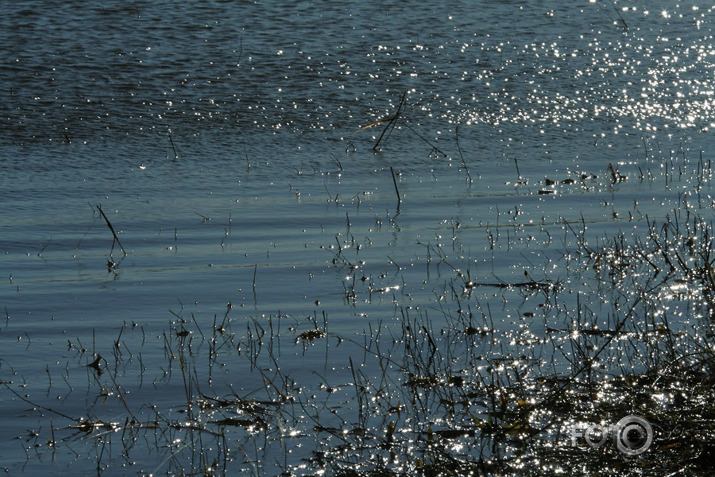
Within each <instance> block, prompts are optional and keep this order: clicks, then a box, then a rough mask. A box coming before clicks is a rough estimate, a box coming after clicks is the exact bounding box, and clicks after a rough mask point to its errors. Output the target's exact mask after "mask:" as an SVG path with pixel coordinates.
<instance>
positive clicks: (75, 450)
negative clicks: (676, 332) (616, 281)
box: [0, 0, 715, 474]
mask: <svg viewBox="0 0 715 477" xmlns="http://www.w3.org/2000/svg"><path fill="white" fill-rule="evenodd" d="M3 12H4V13H3V15H2V17H1V18H0V40H2V42H1V44H2V45H3V46H2V47H1V51H2V63H1V64H0V85H2V87H1V89H0V125H1V126H2V132H1V133H0V158H1V159H0V198H1V200H2V202H1V203H2V214H0V251H1V252H2V256H1V258H0V270H1V272H2V273H1V275H0V280H2V282H1V284H0V302H1V303H2V306H3V311H4V314H5V316H6V319H5V320H4V323H3V326H2V330H1V333H0V340H2V352H0V380H2V382H3V383H5V384H6V388H5V389H4V390H3V391H2V393H3V394H2V396H1V397H2V399H1V400H0V410H1V411H2V415H3V416H4V419H3V421H4V425H3V429H2V431H0V440H2V442H3V444H2V445H0V461H2V463H3V466H4V467H5V468H6V469H9V471H10V472H11V473H14V472H17V471H19V470H21V469H24V470H26V471H31V472H37V471H39V469H45V468H55V469H58V470H60V471H67V470H68V469H72V470H73V471H75V470H76V471H77V472H79V473H82V472H86V471H92V470H93V469H95V468H96V465H97V462H100V464H101V465H100V467H102V469H105V470H107V471H108V472H110V473H121V472H124V471H125V470H124V469H123V470H118V469H120V468H121V466H125V468H126V469H127V470H126V472H128V473H136V472H152V471H153V472H155V473H164V472H168V473H171V472H176V469H177V468H181V465H185V467H184V469H186V470H185V471H186V472H189V471H190V470H188V469H189V468H200V467H201V466H200V465H198V464H196V463H193V464H176V463H175V462H174V461H171V462H170V463H169V464H167V461H168V459H167V458H166V452H164V451H162V450H161V449H160V448H158V447H159V446H158V445H157V446H155V447H157V448H156V449H154V451H146V452H145V451H139V450H135V451H134V454H132V456H127V457H124V456H119V455H118V454H119V453H120V451H116V452H115V453H114V454H111V455H110V454H109V453H103V452H104V451H103V450H102V449H103V448H102V447H99V448H97V447H92V446H91V445H89V446H88V444H87V443H86V441H84V440H80V439H70V440H68V441H63V442H62V443H61V444H58V445H57V446H56V447H55V448H54V450H48V449H47V448H46V447H45V444H46V442H47V441H48V440H51V439H52V440H53V439H54V437H51V432H50V429H52V428H53V426H54V428H55V429H56V430H55V432H56V433H57V434H60V433H61V428H62V427H63V426H66V425H67V423H66V422H65V423H63V424H58V422H59V421H60V420H62V417H61V416H60V415H58V414H53V411H48V409H52V410H54V411H59V412H61V413H62V414H63V415H65V416H67V415H69V416H71V417H73V418H77V417H82V416H84V417H85V418H92V417H96V418H100V419H103V420H105V421H112V422H123V421H124V419H125V410H126V409H125V404H126V399H125V397H122V398H121V399H119V398H118V397H117V396H118V395H122V396H123V394H122V391H120V390H124V392H126V393H127V394H131V395H132V397H131V401H132V406H133V407H132V409H134V411H133V412H134V413H136V414H137V415H139V414H140V413H142V412H148V411H147V409H148V408H147V407H146V403H150V402H152V403H155V405H157V406H159V408H160V409H162V412H165V413H167V414H168V415H171V413H172V412H173V413H174V415H175V414H176V412H178V411H177V410H176V409H177V406H180V405H181V402H182V399H183V403H184V405H185V404H186V400H185V397H182V393H184V390H185V381H183V380H181V379H178V377H177V376H178V374H174V375H172V376H173V377H170V378H167V376H166V366H167V364H166V363H167V360H169V361H171V352H170V351H167V339H168V338H167V334H168V335H170V334H171V333H174V332H177V330H178V332H179V333H181V330H182V326H183V325H184V324H186V326H187V327H190V326H194V325H195V326H196V327H197V328H196V329H193V328H192V333H194V335H196V336H198V334H199V333H200V331H199V330H202V331H203V332H204V333H207V334H208V331H207V330H208V329H210V328H211V327H212V326H214V324H215V322H214V320H215V318H214V317H215V316H217V317H218V318H217V319H218V321H219V322H220V321H221V317H222V316H224V313H225V312H226V310H227V304H230V306H229V307H228V309H229V315H228V316H230V317H231V319H232V320H233V322H232V323H233V324H232V327H233V328H232V331H233V333H235V335H236V343H238V342H239V341H240V339H239V338H240V337H241V336H243V335H245V336H246V339H245V341H246V342H248V341H250V340H249V338H250V336H249V334H246V333H248V332H247V331H246V326H247V324H248V329H249V330H250V329H251V328H250V326H251V325H250V324H251V323H254V322H258V323H262V324H263V326H266V327H268V326H269V324H270V325H271V326H273V325H274V320H275V322H276V323H278V322H280V323H284V324H283V325H282V328H281V330H282V331H281V332H280V333H279V334H280V336H281V340H282V341H281V343H282V344H281V350H280V353H277V355H278V356H279V358H280V361H279V362H278V363H273V364H270V366H278V367H280V368H281V369H282V370H283V371H285V372H286V373H288V374H290V375H291V376H293V377H294V379H295V380H296V381H297V382H300V383H301V386H305V387H306V389H309V388H310V387H311V386H319V384H320V382H321V379H327V377H328V376H329V379H330V380H334V381H335V382H336V384H338V383H347V382H351V381H352V380H354V375H351V372H350V370H349V368H348V367H347V366H348V364H347V361H348V359H349V358H351V357H352V356H353V353H355V349H353V348H349V347H348V346H343V347H342V348H341V347H340V346H336V344H335V343H334V342H332V341H331V342H330V345H328V344H324V345H317V346H313V347H310V346H309V347H308V351H307V352H306V350H305V347H304V346H302V344H301V343H300V341H301V340H300V339H299V338H300V336H301V335H300V333H302V332H303V331H305V330H306V329H307V330H309V329H311V327H313V325H316V326H317V325H320V324H323V320H327V322H328V323H329V330H330V333H334V334H335V335H336V336H341V337H350V338H351V339H353V338H354V339H359V340H362V339H363V338H362V337H363V336H365V334H366V330H368V329H369V330H372V329H373V328H374V329H383V328H384V329H385V335H384V336H388V335H390V334H391V333H393V334H394V333H396V331H395V330H398V329H399V327H400V326H401V325H400V323H402V322H403V321H404V316H405V315H404V313H405V310H416V311H414V312H419V313H426V314H427V315H428V316H429V318H430V319H431V320H433V322H434V327H435V329H438V328H440V327H446V326H448V324H449V323H450V319H449V318H450V316H451V313H457V310H458V309H461V306H462V303H454V302H452V301H451V300H450V299H449V298H448V297H449V289H448V285H447V283H449V282H450V280H453V279H454V278H455V277H457V276H459V274H460V273H461V274H462V276H463V277H468V279H469V280H473V281H474V282H479V283H496V282H499V283H519V282H524V280H525V272H526V274H527V277H528V278H526V279H527V280H535V281H545V280H548V281H553V282H563V283H565V287H566V289H567V290H568V292H567V293H566V294H565V295H564V296H563V297H561V296H560V298H558V299H556V298H553V301H552V299H550V298H549V297H543V296H537V297H533V296H530V295H527V296H523V294H521V293H518V292H516V293H512V294H509V293H508V292H502V291H499V290H498V289H497V290H494V289H490V290H487V291H484V290H483V289H478V290H474V293H475V295H478V297H475V296H472V295H470V296H469V297H468V298H465V300H466V301H465V303H471V306H474V307H476V306H477V302H470V300H474V299H475V298H478V306H479V307H484V309H486V308H487V307H489V308H490V309H491V311H492V312H493V313H494V315H495V316H494V321H493V325H494V327H495V328H496V329H497V330H499V331H500V332H501V333H504V335H503V336H504V346H506V347H507V348H509V346H512V345H514V342H513V339H512V340H511V341H510V338H513V337H514V336H516V335H515V334H514V333H516V331H515V330H519V329H523V330H525V332H526V333H528V334H530V336H540V335H543V333H544V330H545V329H547V328H548V327H550V326H556V325H554V324H553V323H551V322H548V320H549V319H551V318H552V317H553V319H555V320H557V322H559V323H560V322H562V321H568V320H569V319H570V318H571V317H570V316H563V315H562V314H561V312H562V311H564V310H569V309H571V310H573V309H574V306H576V305H575V304H576V298H575V297H576V296H583V297H589V299H591V300H593V301H594V303H598V302H599V300H600V298H599V293H600V287H599V286H598V284H597V283H593V282H588V281H585V279H582V278H579V275H578V273H577V272H575V271H573V270H572V269H570V268H569V266H570V265H569V262H568V261H567V262H566V263H564V262H563V258H562V257H564V256H568V254H569V251H570V250H571V248H572V247H575V246H576V245H575V240H574V235H573V234H572V232H571V230H570V229H569V226H567V225H565V224H567V223H570V224H579V227H587V228H588V233H589V234H591V235H590V237H591V240H595V238H596V237H601V236H603V235H604V234H610V235H615V234H617V233H619V232H623V233H625V234H630V236H631V237H636V238H637V237H640V236H645V235H646V233H647V222H646V220H663V219H664V218H665V217H666V214H671V215H672V214H673V211H674V209H678V208H680V207H681V206H682V205H683V204H684V203H686V202H687V203H688V204H690V205H693V206H694V207H696V208H698V209H702V215H703V216H704V217H705V218H706V219H709V217H710V214H711V210H710V209H711V208H712V206H713V199H712V192H713V190H712V186H711V182H710V169H709V162H710V158H711V157H712V153H713V151H715V141H714V140H713V135H712V129H713V127H715V114H714V113H713V101H714V98H713V95H714V94H715V76H714V68H713V66H714V65H715V48H714V47H713V23H712V21H713V13H714V12H713V7H712V5H711V4H709V3H707V2H703V1H691V2H680V3H679V4H677V5H674V4H673V3H672V2H666V1H663V2H644V1H620V0H618V1H614V2H609V1H600V0H599V1H589V2H577V3H574V2H565V1H558V2H547V3H545V2H540V1H527V2H511V1H499V2H457V3H454V2H447V3H445V4H444V5H438V6H434V5H430V4H429V2H390V1H383V2H373V1H361V2H352V1H343V2H326V3H322V2H294V3H292V4H290V5H280V4H278V3H276V2H229V1H211V2H201V4H200V5H194V4H191V5H183V4H176V3H175V2H142V1H135V2H102V3H101V5H100V4H97V5H94V4H90V5H87V4H86V3H84V2H63V3H62V4H56V3H54V2H42V1H18V2H12V3H10V4H8V5H5V6H4V10H3ZM403 95H404V96H403ZM402 98H404V102H401V101H402ZM398 111H399V117H398V118H396V120H395V121H394V129H393V128H390V127H389V126H391V123H389V122H387V121H385V120H389V119H390V118H395V115H396V113H397V112H398ZM380 121H382V122H380ZM383 131H385V135H384V136H382V137H381V134H382V133H383ZM379 138H381V140H379ZM378 140H379V141H378ZM378 142H379V144H378ZM376 144H378V146H379V147H374V146H376ZM391 168H392V169H391ZM393 172H394V173H395V174H396V176H395V182H393V176H392V173H393ZM621 176H623V178H627V180H622V181H621V180H620V178H621ZM398 194H399V197H400V201H399V202H398V200H397V195H398ZM98 205H101V208H102V211H104V213H105V214H106V216H107V220H108V221H109V223H111V224H112V226H113V228H114V229H115V231H116V232H117V234H118V238H119V240H120V243H119V244H117V243H114V244H113V236H112V232H111V231H110V229H109V227H108V226H107V222H106V221H105V220H104V218H103V217H102V216H101V215H100V213H99V209H98V208H97V206H98ZM594 243H595V242H594ZM119 245H121V246H123V247H124V249H126V251H127V256H126V257H124V256H123V254H122V252H121V250H120V249H119ZM110 250H111V252H110ZM440 251H441V252H440ZM440 254H442V256H441V259H440V258H439V257H440ZM108 262H109V263H108ZM438 262H439V263H438ZM465 279H466V278H465ZM476 291H479V294H476ZM446 297H447V298H446ZM530 300H531V301H530ZM606 303H607V300H606ZM678 303H680V302H678V301H675V302H673V303H672V305H671V306H672V307H673V309H674V310H675V311H676V316H677V312H678V310H680V308H679V307H680V306H681V305H679V304H678ZM545 306H546V308H547V309H548V310H551V311H549V312H544V316H540V318H541V319H536V320H533V321H532V322H530V323H525V322H524V320H523V318H524V316H525V315H524V313H527V315H526V316H531V317H533V316H534V313H539V311H538V310H540V309H543V308H544V307H545ZM594 306H596V305H594ZM682 307H683V310H685V311H684V312H683V313H682V314H681V316H682V323H681V324H680V326H682V327H689V326H690V325H692V323H693V322H694V321H696V320H697V319H699V318H700V315H699V314H698V313H697V312H695V311H693V310H692V309H691V308H688V306H687V305H682ZM564 313H566V312H565V311H564ZM537 316H539V315H537ZM603 319H604V320H608V319H609V318H607V317H605V316H604V318H603ZM182 320H186V321H185V323H184V322H183V321H182ZM311 320H312V321H311ZM214 329H215V327H214ZM120 333H121V334H120ZM371 333H372V331H370V332H367V334H368V335H371ZM296 337H297V338H296ZM296 340H297V342H296ZM120 342H121V343H125V348H123V352H124V353H125V354H124V358H123V359H121V360H120V359H117V360H116V362H117V363H119V362H122V363H125V365H124V366H123V367H122V366H120V368H122V369H117V368H116V367H115V369H114V371H115V373H114V374H112V373H107V374H105V375H103V376H101V377H97V378H95V377H92V375H91V374H92V373H91V369H92V368H87V367H86V365H87V364H88V363H91V362H92V360H93V359H94V358H93V357H92V356H91V355H92V353H99V354H100V355H102V356H103V357H105V358H106V357H108V356H109V355H111V354H112V353H115V354H116V352H117V350H118V349H122V348H121V347H120V346H119V345H117V346H115V343H120ZM238 349H239V351H240V346H238ZM316 350H317V351H316ZM328 351H329V353H328ZM197 353H199V352H198V351H197ZM505 353H506V351H505ZM328 355H329V356H328ZM127 356H131V359H129V358H127ZM239 356H240V353H237V354H236V353H235V356H234V355H231V357H230V358H227V359H226V363H227V365H226V366H224V367H223V368H222V369H220V370H217V369H212V370H211V372H212V373H213V375H212V376H211V377H210V378H209V379H208V380H207V378H206V376H197V383H201V384H202V385H203V386H205V388H204V389H203V390H202V391H203V392H205V393H208V391H209V389H210V390H211V391H213V393H214V394H217V395H222V394H223V393H225V392H228V390H229V389H234V390H235V391H236V392H237V393H239V394H241V395H249V394H250V393H255V392H257V391H256V389H259V388H261V387H262V386H263V381H264V379H263V377H262V376H261V375H257V374H256V373H253V374H252V373H251V371H250V369H249V368H250V366H248V365H246V363H245V362H244V361H243V360H242V359H241V358H239ZM126 360H128V361H129V362H131V365H129V364H126ZM137 361H138V362H140V363H141V365H140V366H139V368H138V370H137V369H136V368H134V366H136V365H137ZM228 363H230V364H228ZM254 364H255V363H254ZM562 364H563V365H565V364H564V363H562ZM175 366H176V365H175ZM266 366H269V365H268V364H266ZM307 370H320V371H319V372H318V374H317V376H321V377H322V378H318V377H316V373H311V372H308V371H307ZM203 371H206V370H203ZM174 373H177V371H176V370H174ZM108 374H109V375H110V376H115V377H116V378H122V382H121V383H120V384H118V383H116V382H110V381H107V379H109V378H107V375H108ZM116 378H115V379H116ZM102 386H105V389H108V388H112V387H113V386H114V387H115V388H114V389H115V392H114V394H112V393H110V394H109V395H108V396H107V395H101V393H100V396H102V397H101V398H98V394H97V389H101V388H102ZM10 389H13V390H15V391H16V392H17V393H19V395H13V394H11V393H10V392H9V390H10ZM305 392H306V393H308V394H309V393H310V391H309V390H306V391H305ZM20 395H21V396H23V397H25V398H26V399H27V400H28V402H25V401H23V400H22V399H21V398H20ZM38 405H40V406H44V409H42V408H40V409H38V407H37V406H38ZM32 408H35V409H34V410H32ZM140 409H141V411H140ZM38 414H42V415H44V416H45V417H47V416H49V417H50V418H52V419H54V421H53V422H54V424H51V423H48V421H47V420H46V419H40V418H38ZM311 426H312V424H311ZM65 431H66V428H65ZM57 439H58V440H59V436H58V437H57ZM229 440H230V438H229ZM279 441H280V440H279ZM281 442H282V441H281ZM286 445H287V446H288V447H290V445H289V444H285V443H282V444H281V443H280V442H279V443H278V444H276V443H275V442H274V445H272V446H270V445H268V446H267V448H268V450H267V451H266V455H265V456H264V457H260V458H259V457H255V458H254V457H253V455H252V454H251V453H250V452H248V451H245V452H244V454H241V453H239V455H238V457H236V456H234V457H233V458H234V459H235V461H233V463H232V464H231V465H233V466H235V467H234V469H242V470H247V469H248V470H250V469H254V470H255V468H256V467H254V464H251V463H250V462H253V461H254V460H258V461H260V462H261V464H260V465H266V466H267V468H269V469H274V470H275V469H283V470H285V468H293V467H295V466H298V465H299V464H300V463H301V462H302V460H301V459H303V458H304V457H305V455H306V454H309V453H310V448H308V449H307V450H306V448H305V444H301V446H303V449H301V450H298V449H293V451H292V452H294V453H293V454H292V456H290V455H289V454H290V453H286V447H284V446H286ZM229 446H230V445H229ZM85 447H90V448H91V449H92V451H91V455H90V456H89V457H87V453H86V452H85V451H84V450H83V449H85ZM148 447H151V446H148ZM255 454H256V455H257V454H258V452H257V451H255ZM247 455H248V457H246V456H247ZM275 462H279V463H275ZM170 465H176V466H177V467H173V468H172V467H170ZM192 466H193V467H192ZM167 469H173V470H167ZM266 472H267V473H268V474H272V473H273V471H272V470H267V471H266Z"/></svg>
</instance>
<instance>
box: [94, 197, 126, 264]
mask: <svg viewBox="0 0 715 477" xmlns="http://www.w3.org/2000/svg"><path fill="white" fill-rule="evenodd" d="M96 207H97V210H98V211H99V213H100V214H101V215H102V218H103V219H104V221H105V222H106V223H107V227H109V230H110V231H111V232H112V236H113V237H114V240H113V241H112V251H114V243H115V242H116V243H117V244H118V245H119V248H120V249H121V250H122V253H123V254H124V256H125V257H126V256H127V251H126V250H124V247H122V242H120V241H119V237H118V236H117V232H115V231H114V227H112V223H111V222H110V221H109V219H108V218H107V216H106V215H105V213H104V211H103V210H102V206H101V205H99V204H97V205H96ZM112 251H110V252H109V256H110V257H111V256H112Z"/></svg>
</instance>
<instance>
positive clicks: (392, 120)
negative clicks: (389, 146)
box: [356, 93, 407, 151]
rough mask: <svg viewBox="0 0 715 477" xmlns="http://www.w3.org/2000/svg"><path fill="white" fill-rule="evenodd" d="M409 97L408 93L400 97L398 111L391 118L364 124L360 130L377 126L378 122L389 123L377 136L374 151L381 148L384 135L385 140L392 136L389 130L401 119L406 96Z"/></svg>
mask: <svg viewBox="0 0 715 477" xmlns="http://www.w3.org/2000/svg"><path fill="white" fill-rule="evenodd" d="M406 97H407V93H403V94H402V97H401V98H400V103H399V104H398V105H397V112H396V113H395V114H393V115H392V116H390V117H389V118H385V119H381V120H379V121H375V122H374V123H370V124H368V125H367V126H363V127H361V128H360V129H358V131H362V130H363V129H368V128H371V127H373V126H377V125H378V124H382V123H387V125H386V126H385V129H383V130H382V133H381V134H380V137H378V138H377V141H376V142H375V145H374V146H372V150H373V151H377V150H379V149H380V144H382V139H383V137H384V138H385V140H387V138H388V137H390V134H389V133H388V131H389V132H392V130H393V129H394V128H395V123H396V122H397V120H398V119H399V117H400V115H401V114H402V109H403V108H404V106H405V98H406ZM356 132H357V131H356ZM385 134H387V137H385Z"/></svg>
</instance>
